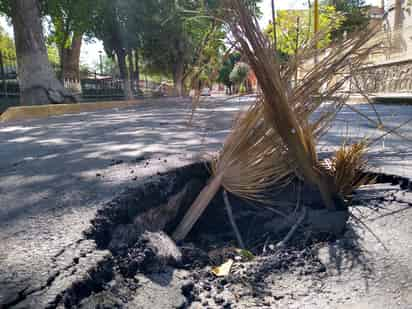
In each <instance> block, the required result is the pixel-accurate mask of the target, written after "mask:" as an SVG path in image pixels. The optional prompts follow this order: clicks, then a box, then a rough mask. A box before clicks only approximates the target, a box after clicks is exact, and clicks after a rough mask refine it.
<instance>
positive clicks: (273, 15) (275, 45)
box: [271, 0, 278, 51]
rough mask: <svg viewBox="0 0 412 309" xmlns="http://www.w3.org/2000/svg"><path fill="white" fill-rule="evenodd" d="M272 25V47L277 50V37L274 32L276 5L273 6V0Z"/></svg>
mask: <svg viewBox="0 0 412 309" xmlns="http://www.w3.org/2000/svg"><path fill="white" fill-rule="evenodd" d="M271 2H272V25H273V48H274V49H275V51H276V50H277V45H278V42H277V41H278V39H277V33H276V28H277V27H276V7H275V0H272V1H271Z"/></svg>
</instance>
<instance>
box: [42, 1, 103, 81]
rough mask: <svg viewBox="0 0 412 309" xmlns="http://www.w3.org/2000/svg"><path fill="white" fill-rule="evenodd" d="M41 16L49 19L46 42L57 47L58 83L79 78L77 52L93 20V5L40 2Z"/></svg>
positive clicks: (88, 2) (85, 3)
mask: <svg viewBox="0 0 412 309" xmlns="http://www.w3.org/2000/svg"><path fill="white" fill-rule="evenodd" d="M42 1H43V5H42V8H43V14H44V15H48V16H50V25H49V30H50V35H49V41H50V42H53V43H55V44H56V46H57V48H58V51H59V58H60V77H61V79H63V80H64V79H76V80H78V79H79V78H80V71H79V70H80V51H81V46H82V39H83V34H84V33H85V32H86V31H87V30H88V29H90V25H91V20H93V19H94V16H93V15H94V8H95V5H96V3H95V1H91V0H47V1H45V0H42Z"/></svg>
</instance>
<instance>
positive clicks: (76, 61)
mask: <svg viewBox="0 0 412 309" xmlns="http://www.w3.org/2000/svg"><path fill="white" fill-rule="evenodd" d="M82 40H83V35H82V34H81V33H75V34H74V35H73V38H72V44H71V46H70V47H68V48H63V50H62V52H61V55H62V56H61V59H60V61H61V63H62V79H63V80H65V79H69V80H79V79H80V50H81V47H82Z"/></svg>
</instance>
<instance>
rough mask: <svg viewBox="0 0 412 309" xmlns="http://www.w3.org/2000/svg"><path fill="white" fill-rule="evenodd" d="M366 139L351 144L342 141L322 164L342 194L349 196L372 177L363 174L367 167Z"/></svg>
mask: <svg viewBox="0 0 412 309" xmlns="http://www.w3.org/2000/svg"><path fill="white" fill-rule="evenodd" d="M367 145H368V142H367V140H363V141H361V142H358V143H354V144H352V145H346V143H344V144H343V145H342V146H341V147H340V148H339V149H338V150H337V151H336V153H335V156H334V157H333V158H331V159H326V160H325V161H324V162H323V164H324V165H325V166H326V168H327V169H328V170H329V172H330V173H331V175H332V176H333V178H334V180H335V183H336V186H337V188H338V192H339V193H340V194H341V195H342V196H350V195H351V194H352V193H353V191H354V190H355V189H357V188H359V187H360V186H363V185H366V184H368V183H370V182H371V181H372V179H371V178H370V177H369V176H368V175H365V174H364V171H365V170H366V167H367V159H366V157H365V155H366V152H367V147H368V146H367Z"/></svg>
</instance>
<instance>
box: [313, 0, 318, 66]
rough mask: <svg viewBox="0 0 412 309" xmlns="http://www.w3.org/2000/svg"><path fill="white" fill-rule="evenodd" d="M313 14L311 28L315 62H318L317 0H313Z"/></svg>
mask: <svg viewBox="0 0 412 309" xmlns="http://www.w3.org/2000/svg"><path fill="white" fill-rule="evenodd" d="M313 15H314V18H313V23H314V26H313V29H314V34H315V40H316V41H315V42H316V43H315V44H316V46H315V48H316V51H315V64H316V63H318V51H317V50H318V47H319V44H318V43H319V38H318V35H319V0H315V2H314V5H313Z"/></svg>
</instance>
